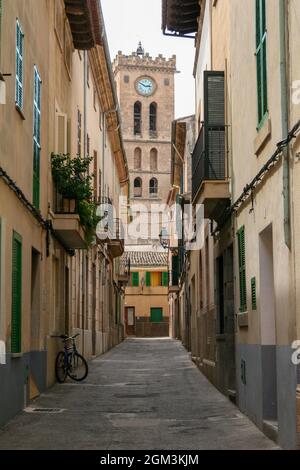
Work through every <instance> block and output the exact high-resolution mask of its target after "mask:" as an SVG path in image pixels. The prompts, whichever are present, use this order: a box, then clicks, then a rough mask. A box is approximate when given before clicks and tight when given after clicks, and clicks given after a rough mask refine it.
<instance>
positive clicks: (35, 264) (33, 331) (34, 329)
mask: <svg viewBox="0 0 300 470" xmlns="http://www.w3.org/2000/svg"><path fill="white" fill-rule="evenodd" d="M40 313H41V279H40V253H39V252H38V251H36V250H35V249H34V248H33V249H32V252H31V321H30V350H31V351H38V350H39V346H40V345H39V337H40V317H41V315H40Z"/></svg>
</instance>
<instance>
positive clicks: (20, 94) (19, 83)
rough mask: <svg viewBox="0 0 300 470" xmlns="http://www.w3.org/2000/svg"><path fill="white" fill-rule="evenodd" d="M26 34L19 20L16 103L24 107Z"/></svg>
mask: <svg viewBox="0 0 300 470" xmlns="http://www.w3.org/2000/svg"><path fill="white" fill-rule="evenodd" d="M23 55H24V34H23V31H22V28H21V25H20V22H19V20H17V24H16V97H15V100H16V105H17V107H18V108H19V109H23V74H24V64H23Z"/></svg>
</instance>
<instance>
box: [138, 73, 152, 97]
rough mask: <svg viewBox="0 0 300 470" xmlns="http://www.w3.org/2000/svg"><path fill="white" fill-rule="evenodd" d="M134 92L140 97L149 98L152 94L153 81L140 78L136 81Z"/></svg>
mask: <svg viewBox="0 0 300 470" xmlns="http://www.w3.org/2000/svg"><path fill="white" fill-rule="evenodd" d="M136 90H137V92H138V93H139V94H140V95H142V96H151V95H152V94H153V93H154V90H155V85H154V81H153V80H152V79H151V78H149V77H141V78H139V79H138V80H137V81H136Z"/></svg>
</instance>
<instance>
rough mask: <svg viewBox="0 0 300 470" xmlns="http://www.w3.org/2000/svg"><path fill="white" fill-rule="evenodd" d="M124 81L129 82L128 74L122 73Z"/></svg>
mask: <svg viewBox="0 0 300 470" xmlns="http://www.w3.org/2000/svg"><path fill="white" fill-rule="evenodd" d="M124 83H129V75H124Z"/></svg>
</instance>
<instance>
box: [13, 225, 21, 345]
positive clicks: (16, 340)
mask: <svg viewBox="0 0 300 470" xmlns="http://www.w3.org/2000/svg"><path fill="white" fill-rule="evenodd" d="M21 327H22V239H21V237H20V236H19V235H18V234H17V233H15V232H14V234H13V240H12V318H11V352H12V353H20V352H21V350H22V341H21Z"/></svg>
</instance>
